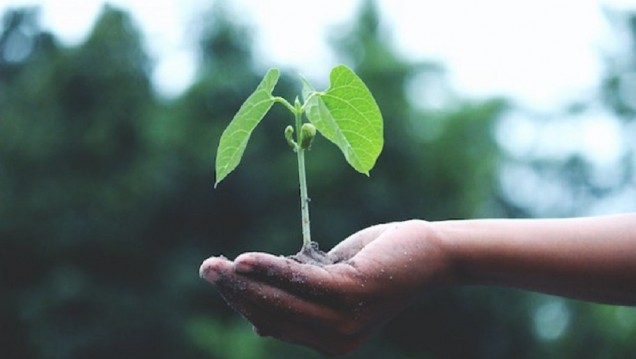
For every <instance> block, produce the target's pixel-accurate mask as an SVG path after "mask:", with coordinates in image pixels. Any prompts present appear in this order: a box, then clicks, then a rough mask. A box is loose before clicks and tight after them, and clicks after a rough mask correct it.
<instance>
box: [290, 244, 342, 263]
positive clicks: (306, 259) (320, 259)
mask: <svg viewBox="0 0 636 359" xmlns="http://www.w3.org/2000/svg"><path fill="white" fill-rule="evenodd" d="M289 258H291V259H293V260H295V261H296V262H298V263H303V264H313V265H317V266H321V267H323V266H326V265H329V264H334V263H335V261H334V259H333V258H332V257H331V256H330V255H329V254H328V253H325V252H323V251H321V250H320V249H319V248H318V243H316V242H313V241H312V242H310V243H309V245H308V246H303V248H302V249H301V250H300V252H298V253H296V254H294V255H293V256H289Z"/></svg>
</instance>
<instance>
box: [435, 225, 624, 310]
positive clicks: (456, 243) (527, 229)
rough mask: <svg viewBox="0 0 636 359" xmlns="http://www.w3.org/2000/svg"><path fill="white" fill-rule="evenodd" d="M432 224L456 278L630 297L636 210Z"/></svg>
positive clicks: (589, 296) (607, 299) (605, 298)
mask: <svg viewBox="0 0 636 359" xmlns="http://www.w3.org/2000/svg"><path fill="white" fill-rule="evenodd" d="M432 226H433V228H434V231H435V233H436V234H437V236H438V237H439V238H440V240H441V241H442V243H444V246H445V247H446V251H447V253H448V254H449V256H450V258H451V262H452V263H453V265H452V268H453V271H454V274H455V275H454V278H455V280H456V281H457V282H458V283H460V284H486V285H501V286H508V287H516V288H521V289H527V290H533V291H539V292H544V293H550V294H555V295H562V296H568V297H573V298H578V299H583V300H589V301H596V302H603V303H614V304H624V305H636V214H625V215H616V216H604V217H590V218H578V219H551V220H466V221H443V222H434V223H432Z"/></svg>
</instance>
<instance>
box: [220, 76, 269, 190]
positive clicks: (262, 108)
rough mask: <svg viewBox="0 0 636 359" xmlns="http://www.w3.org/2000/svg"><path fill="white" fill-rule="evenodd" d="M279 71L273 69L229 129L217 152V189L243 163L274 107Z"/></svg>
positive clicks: (243, 106)
mask: <svg viewBox="0 0 636 359" xmlns="http://www.w3.org/2000/svg"><path fill="white" fill-rule="evenodd" d="M278 77H279V71H278V69H270V70H269V71H267V73H266V74H265V77H263V80H262V81H261V83H260V84H259V85H258V87H257V88H256V90H255V91H254V92H253V93H252V94H251V95H250V96H249V97H248V98H247V99H246V100H245V102H243V104H242V105H241V108H240V109H239V110H238V112H237V113H236V115H234V118H233V119H232V122H230V124H229V125H228V126H227V128H226V129H225V131H223V134H222V135H221V140H220V141H219V147H218V149H217V152H216V162H215V163H216V182H215V183H214V187H216V186H217V185H218V184H219V182H221V181H222V180H223V179H224V178H225V177H226V176H227V175H228V174H230V172H232V171H233V170H234V169H235V168H236V167H237V166H238V164H239V163H240V162H241V158H242V157H243V153H244V152H245V147H247V142H248V141H249V139H250V135H251V134H252V131H254V129H255V128H256V126H257V125H258V124H259V122H260V121H261V120H262V119H263V117H265V114H267V112H268V111H269V109H270V108H271V107H272V105H273V104H274V98H273V96H272V91H273V90H274V87H275V86H276V83H277V82H278Z"/></svg>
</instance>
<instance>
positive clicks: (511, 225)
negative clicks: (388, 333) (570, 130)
mask: <svg viewBox="0 0 636 359" xmlns="http://www.w3.org/2000/svg"><path fill="white" fill-rule="evenodd" d="M328 255H329V256H330V257H331V258H332V259H333V260H334V262H335V263H334V264H331V265H326V266H316V265H311V264H302V263H298V262H296V261H294V260H292V259H290V258H285V257H281V256H273V255H270V254H266V253H244V254H241V255H240V256H238V257H237V258H236V259H235V260H234V261H230V260H227V259H225V258H223V257H212V258H208V259H207V260H205V261H204V262H203V264H202V265H201V268H200V275H201V277H202V278H204V279H206V280H207V281H209V282H210V283H212V284H214V285H215V286H216V288H217V290H218V291H219V293H220V294H221V295H222V296H223V297H224V298H225V300H226V301H227V302H228V304H230V305H231V306H232V307H233V308H234V309H236V310H237V311H239V312H240V313H242V314H243V315H244V316H245V317H246V318H247V319H248V320H249V321H250V322H252V324H253V325H254V329H255V331H256V332H257V333H258V334H259V335H264V336H273V337H276V338H279V339H282V340H286V341H289V342H292V343H298V344H302V345H306V346H309V347H311V348H314V349H316V350H318V351H320V352H323V353H325V354H346V353H348V352H351V351H353V350H355V349H356V348H357V347H358V346H359V345H360V344H361V343H363V342H364V340H365V339H367V338H368V337H369V336H370V335H371V334H372V333H373V332H374V330H375V329H377V328H378V327H380V326H381V325H382V324H384V323H385V322H386V321H388V320H389V319H391V318H392V317H394V316H395V315H396V314H398V313H399V312H401V311H402V310H404V309H405V308H406V307H407V306H409V305H410V304H411V303H412V302H413V301H414V300H415V299H416V298H417V297H418V295H419V294H421V293H422V292H424V291H426V290H431V289H434V288H438V287H453V286H462V285H493V286H506V287H514V288H520V289H525V290H531V291H537V292H543V293H550V294H554V295H560V296H566V297H570V298H576V299H580V300H586V301H594V302H599V303H608V304H618V305H636V214H624V215H613V216H602V217H589V218H574V219H546V220H541V219H533V220H508V219H500V220H494V219H493V220H457V221H440V222H427V221H423V220H410V221H404V222H394V223H387V224H380V225H376V226H372V227H368V228H365V229H363V230H361V231H359V232H357V233H355V234H353V235H351V236H350V237H348V238H347V239H345V240H344V241H342V242H341V243H339V244H338V245H337V246H336V247H334V248H333V249H332V250H331V251H330V252H329V253H328Z"/></svg>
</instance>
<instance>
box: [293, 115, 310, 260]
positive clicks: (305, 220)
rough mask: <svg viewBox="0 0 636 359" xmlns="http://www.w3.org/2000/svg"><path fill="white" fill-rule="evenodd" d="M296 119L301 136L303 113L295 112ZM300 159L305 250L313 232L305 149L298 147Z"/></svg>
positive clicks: (297, 129) (298, 132)
mask: <svg viewBox="0 0 636 359" xmlns="http://www.w3.org/2000/svg"><path fill="white" fill-rule="evenodd" d="M294 116H295V117H296V133H297V134H298V136H300V128H301V126H302V111H298V109H297V111H294ZM299 140H300V139H298V141H299ZM296 155H297V157H298V181H299V182H300V212H301V218H302V222H301V223H302V228H303V249H304V248H308V247H309V245H310V243H311V230H310V228H309V196H308V195H307V175H306V174H305V149H304V148H301V147H300V146H297V148H296Z"/></svg>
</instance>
